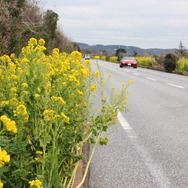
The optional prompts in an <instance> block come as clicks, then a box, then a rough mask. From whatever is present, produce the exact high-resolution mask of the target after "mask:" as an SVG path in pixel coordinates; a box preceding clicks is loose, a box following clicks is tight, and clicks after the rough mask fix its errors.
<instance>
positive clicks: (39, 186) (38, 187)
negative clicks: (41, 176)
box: [29, 180, 43, 188]
mask: <svg viewBox="0 0 188 188" xmlns="http://www.w3.org/2000/svg"><path fill="white" fill-rule="evenodd" d="M29 184H30V186H31V187H32V186H35V187H36V188H43V186H42V182H41V181H40V180H32V181H29Z"/></svg>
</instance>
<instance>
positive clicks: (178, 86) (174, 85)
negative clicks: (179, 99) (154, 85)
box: [167, 83, 184, 89]
mask: <svg viewBox="0 0 188 188" xmlns="http://www.w3.org/2000/svg"><path fill="white" fill-rule="evenodd" d="M167 84H168V85H169V86H173V87H177V88H181V89H184V87H183V86H180V85H176V84H171V83H167Z"/></svg>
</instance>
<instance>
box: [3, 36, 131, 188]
mask: <svg viewBox="0 0 188 188" xmlns="http://www.w3.org/2000/svg"><path fill="white" fill-rule="evenodd" d="M46 50H47V49H46V47H45V41H44V40H43V39H39V40H36V39H35V38H31V39H30V40H29V41H28V45H27V46H25V47H23V48H22V50H21V53H20V54H19V56H16V55H15V54H11V55H10V56H8V55H3V56H1V57H0V90H1V93H0V187H3V186H4V187H25V188H27V187H31V188H42V187H43V188H52V187H55V188H69V187H71V184H72V182H73V179H74V176H75V173H76V170H77V167H78V162H79V161H80V160H81V159H83V157H84V154H83V152H82V148H83V146H84V145H85V144H86V143H87V142H90V143H91V144H93V150H92V151H91V156H90V158H89V160H88V163H87V165H86V169H85V174H84V176H83V179H82V181H81V182H80V185H78V186H77V187H81V185H82V184H83V182H84V179H85V177H86V174H87V171H88V168H89V164H90V161H91V158H92V156H93V154H94V151H95V149H96V147H97V145H99V144H100V145H104V144H106V143H107V141H108V134H109V132H108V131H107V130H108V127H109V126H110V125H112V124H115V123H116V122H117V119H116V116H117V113H118V111H119V110H124V109H125V108H126V104H127V96H126V93H128V91H127V87H128V85H129V84H130V83H131V82H132V81H130V82H129V83H127V84H125V83H122V85H121V88H122V89H121V91H120V92H116V88H115V87H114V86H108V80H109V79H110V78H111V77H112V75H109V76H108V80H106V81H105V80H104V78H103V76H102V72H101V70H100V69H98V70H96V71H93V70H92V69H91V62H90V61H88V60H87V61H83V60H82V54H81V53H79V52H77V51H74V52H71V53H65V52H63V53H61V52H60V51H59V49H58V48H55V49H53V50H52V54H50V55H46V54H45V52H46ZM106 87H110V88H109V89H110V90H111V93H110V97H109V98H107V96H105V94H104V88H106ZM93 101H98V102H97V103H94V102H93Z"/></svg>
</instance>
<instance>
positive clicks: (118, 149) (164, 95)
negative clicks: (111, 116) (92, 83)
mask: <svg viewBox="0 0 188 188" xmlns="http://www.w3.org/2000/svg"><path fill="white" fill-rule="evenodd" d="M95 62H96V61H94V60H93V64H95ZM99 65H100V67H101V68H102V70H103V73H104V75H108V74H112V75H113V77H112V78H111V81H110V84H111V85H112V86H115V87H117V90H118V85H120V84H121V83H122V82H128V80H134V83H133V84H131V86H130V87H129V90H130V94H128V102H129V104H128V107H127V108H128V111H126V112H120V113H119V114H118V119H119V125H118V126H117V128H116V129H117V130H116V131H115V132H114V133H112V134H111V135H110V137H109V142H108V145H107V146H99V147H98V148H97V151H96V153H95V156H94V158H93V159H92V163H91V166H90V180H89V185H90V188H188V77H185V76H181V75H175V74H169V73H165V72H159V71H154V70H147V69H142V68H137V69H134V68H119V65H118V64H113V63H109V62H104V61H99Z"/></svg>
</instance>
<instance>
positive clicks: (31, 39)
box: [28, 38, 37, 45]
mask: <svg viewBox="0 0 188 188" xmlns="http://www.w3.org/2000/svg"><path fill="white" fill-rule="evenodd" d="M28 45H37V40H36V39H35V38H30V39H29V42H28Z"/></svg>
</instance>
